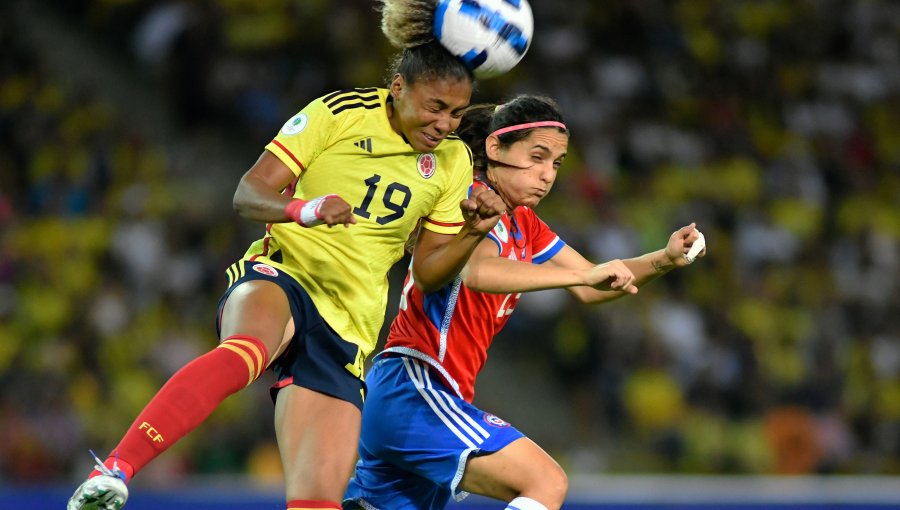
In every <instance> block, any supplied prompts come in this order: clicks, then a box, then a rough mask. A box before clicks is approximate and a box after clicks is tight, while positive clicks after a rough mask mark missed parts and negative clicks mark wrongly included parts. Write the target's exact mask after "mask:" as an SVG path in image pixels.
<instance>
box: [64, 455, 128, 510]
mask: <svg viewBox="0 0 900 510" xmlns="http://www.w3.org/2000/svg"><path fill="white" fill-rule="evenodd" d="M91 455H94V452H91ZM94 460H96V461H97V465H96V466H94V468H95V469H96V470H97V471H100V473H101V474H99V475H97V476H95V477H93V478H88V479H87V480H85V481H84V483H82V484H81V486H79V487H78V489H77V490H76V491H75V494H72V497H71V498H69V504H68V505H67V506H66V510H119V509H120V508H122V506H124V505H125V501H127V500H128V487H126V486H125V473H124V472H122V470H121V469H119V467H118V465H117V464H118V462H114V463H113V467H112V469H110V468H108V467H106V466H105V465H104V464H103V462H101V461H100V459H98V458H97V456H96V455H94Z"/></svg>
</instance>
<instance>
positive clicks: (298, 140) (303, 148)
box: [266, 99, 337, 175]
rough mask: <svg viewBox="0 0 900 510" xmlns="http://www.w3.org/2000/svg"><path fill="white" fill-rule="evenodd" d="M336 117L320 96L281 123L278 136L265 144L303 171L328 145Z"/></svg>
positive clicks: (296, 170)
mask: <svg viewBox="0 0 900 510" xmlns="http://www.w3.org/2000/svg"><path fill="white" fill-rule="evenodd" d="M336 122H337V121H336V120H335V118H334V115H333V114H332V113H331V111H330V110H329V109H328V108H327V107H326V106H325V104H324V103H323V102H322V101H321V100H320V99H316V100H315V101H313V102H311V103H309V104H308V105H307V106H306V107H305V108H303V110H301V111H300V112H299V113H297V114H296V115H294V116H293V117H291V118H290V119H288V121H287V122H285V123H284V125H283V126H281V130H280V131H278V134H277V135H275V138H274V139H273V140H272V141H271V142H269V144H268V145H266V150H268V151H269V152H271V153H272V154H274V155H275V156H277V157H278V159H280V160H281V161H282V163H284V164H285V165H287V166H288V168H290V169H291V171H292V172H294V175H300V173H302V172H303V171H304V170H306V168H308V167H309V165H310V164H311V163H312V162H313V161H314V160H315V159H316V157H317V156H318V155H319V154H320V153H321V152H322V151H323V150H324V149H325V148H326V147H328V145H329V139H330V138H331V136H332V135H333V132H334V129H335V123H336Z"/></svg>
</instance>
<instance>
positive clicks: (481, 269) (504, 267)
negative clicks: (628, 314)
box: [462, 224, 705, 303]
mask: <svg viewBox="0 0 900 510" xmlns="http://www.w3.org/2000/svg"><path fill="white" fill-rule="evenodd" d="M697 237H699V233H698V232H697V231H696V227H695V226H694V225H693V224H691V225H689V226H687V227H683V228H681V229H679V230H678V231H677V232H675V233H673V234H672V236H671V237H670V238H669V242H668V244H667V245H666V248H664V249H662V250H658V251H655V252H651V253H647V254H645V255H642V256H640V257H636V258H632V259H627V260H618V259H616V260H611V261H609V262H606V263H604V264H597V265H595V264H593V263H592V262H590V261H589V260H587V259H586V258H584V257H583V256H582V255H581V254H580V253H578V252H577V251H575V250H574V249H573V248H571V247H569V246H565V247H563V249H562V250H560V251H559V253H557V254H556V255H554V256H553V258H551V259H550V260H549V261H547V262H546V263H544V264H541V265H535V264H523V263H522V262H518V261H513V260H507V259H505V258H501V257H499V256H498V254H497V246H496V244H494V243H493V242H490V241H484V242H482V243H481V245H480V246H479V247H478V248H477V249H476V250H475V252H474V253H473V254H472V257H471V258H470V260H469V263H468V264H467V265H466V267H465V269H463V272H462V275H463V281H464V282H465V284H466V286H467V287H469V288H470V289H472V290H477V291H480V292H490V293H511V292H528V291H534V290H544V289H553V288H566V289H568V290H569V291H570V292H572V293H573V294H574V295H575V296H576V297H578V298H579V299H580V300H581V301H583V302H585V303H602V302H605V301H611V300H613V299H617V298H620V297H622V296H625V295H628V294H636V293H637V292H638V287H641V286H643V285H646V284H647V283H649V282H651V281H653V280H654V279H656V278H657V277H659V276H661V275H662V274H665V273H667V272H669V271H671V270H672V269H674V268H675V267H680V266H684V265H687V264H688V263H689V262H688V261H687V260H686V259H685V258H684V256H683V254H684V253H686V252H687V251H688V249H689V248H690V247H691V246H692V245H693V242H694V241H695V240H696V239H697ZM704 254H705V250H703V251H701V252H700V256H703V255H704Z"/></svg>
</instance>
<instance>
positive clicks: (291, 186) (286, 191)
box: [281, 159, 303, 197]
mask: <svg viewBox="0 0 900 510" xmlns="http://www.w3.org/2000/svg"><path fill="white" fill-rule="evenodd" d="M294 161H297V160H296V159H295V160H294ZM301 168H303V167H302V166H301ZM299 182H300V176H299V175H298V176H297V178H296V179H294V180H293V181H292V182H291V183H290V184H288V187H287V188H284V191H282V192H281V194H282V195H287V196H289V197H293V196H294V192H295V191H297V184H298V183H299Z"/></svg>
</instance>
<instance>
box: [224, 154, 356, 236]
mask: <svg viewBox="0 0 900 510" xmlns="http://www.w3.org/2000/svg"><path fill="white" fill-rule="evenodd" d="M296 178H297V176H296V175H294V173H293V171H291V169H290V168H289V167H288V166H287V165H285V164H284V163H283V162H282V161H281V160H280V159H279V158H278V157H277V156H275V155H274V154H272V153H271V152H269V151H264V152H263V154H262V155H261V156H260V157H259V159H258V160H256V163H254V165H253V166H252V167H250V170H247V173H245V174H244V176H243V177H241V180H240V182H239V183H238V187H237V190H235V192H234V199H233V201H232V203H233V205H234V210H235V211H237V213H238V214H239V215H241V217H243V218H247V219H249V220H254V221H260V222H263V223H285V222H289V221H296V222H297V223H300V224H301V225H304V226H314V225H316V224H321V223H324V224H327V225H328V226H329V227H331V226H333V225H345V226H346V225H350V224H352V223H356V218H354V216H353V214H352V213H351V211H350V204H348V203H347V202H345V201H344V200H343V199H342V198H341V197H339V196H337V195H327V196H326V197H319V198H317V199H313V200H309V201H304V200H297V199H294V198H292V197H290V196H288V195H285V194H282V191H283V190H284V189H285V188H286V187H287V186H289V185H290V184H291V182H293V181H294V180H295V179H296Z"/></svg>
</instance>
